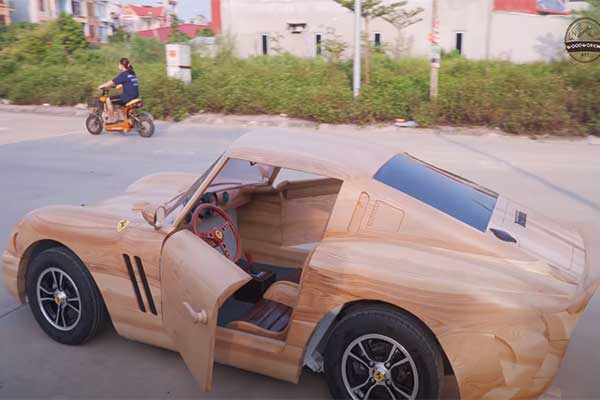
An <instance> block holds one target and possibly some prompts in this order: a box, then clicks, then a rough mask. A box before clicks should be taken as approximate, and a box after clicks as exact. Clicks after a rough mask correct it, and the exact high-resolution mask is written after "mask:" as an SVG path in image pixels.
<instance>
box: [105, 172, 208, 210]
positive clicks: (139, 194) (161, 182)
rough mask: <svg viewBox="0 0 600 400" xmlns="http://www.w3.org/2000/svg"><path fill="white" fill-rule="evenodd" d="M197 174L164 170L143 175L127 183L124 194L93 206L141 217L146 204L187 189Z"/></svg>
mask: <svg viewBox="0 0 600 400" xmlns="http://www.w3.org/2000/svg"><path fill="white" fill-rule="evenodd" d="M196 179H198V176H197V175H195V174H190V173H183V172H166V173H159V174H153V175H148V176H145V177H143V178H141V179H138V180H137V181H135V182H134V183H132V184H131V185H129V186H128V187H127V189H126V191H125V193H124V194H122V195H119V196H116V197H111V198H109V199H106V200H104V201H102V202H100V203H98V204H96V205H95V206H94V207H95V208H99V209H103V210H107V211H114V212H116V213H118V214H119V215H123V218H125V217H139V218H141V212H140V211H141V210H142V209H143V208H144V207H145V206H147V205H148V204H155V205H160V204H163V203H165V202H167V201H169V200H170V199H172V198H173V197H175V196H177V195H178V194H179V193H182V192H184V191H186V190H188V189H189V187H190V186H191V185H192V184H193V183H194V182H195V181H196Z"/></svg>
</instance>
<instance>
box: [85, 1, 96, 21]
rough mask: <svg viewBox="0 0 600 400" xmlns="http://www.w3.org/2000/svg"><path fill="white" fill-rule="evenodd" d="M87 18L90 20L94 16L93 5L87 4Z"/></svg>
mask: <svg viewBox="0 0 600 400" xmlns="http://www.w3.org/2000/svg"><path fill="white" fill-rule="evenodd" d="M87 16H88V18H92V17H94V16H95V12H94V3H87Z"/></svg>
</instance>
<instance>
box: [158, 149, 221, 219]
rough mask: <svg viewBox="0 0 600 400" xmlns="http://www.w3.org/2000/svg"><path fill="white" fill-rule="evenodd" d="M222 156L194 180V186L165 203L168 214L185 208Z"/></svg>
mask: <svg viewBox="0 0 600 400" xmlns="http://www.w3.org/2000/svg"><path fill="white" fill-rule="evenodd" d="M221 157H223V155H221V156H219V158H217V159H216V160H215V162H213V163H212V164H211V166H210V167H208V168H207V169H206V171H204V173H203V174H202V175H200V177H199V178H198V179H197V180H196V182H194V183H193V184H192V186H190V188H189V189H188V190H186V191H185V192H182V193H179V194H178V195H177V196H175V197H173V198H172V199H171V200H169V201H167V202H166V203H165V209H166V211H167V215H169V214H171V213H172V212H173V211H175V210H176V209H179V208H184V207H185V206H186V204H187V203H188V202H189V201H190V200H191V198H192V197H193V196H194V193H196V192H197V191H198V188H200V185H201V184H202V182H204V181H205V180H206V177H207V176H208V174H210V172H211V171H212V170H213V168H215V165H217V164H218V163H219V161H220V160H221Z"/></svg>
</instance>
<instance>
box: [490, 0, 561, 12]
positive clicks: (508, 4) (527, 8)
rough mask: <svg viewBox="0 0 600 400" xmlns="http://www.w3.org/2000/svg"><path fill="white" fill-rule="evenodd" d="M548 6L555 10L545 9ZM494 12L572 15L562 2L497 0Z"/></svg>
mask: <svg viewBox="0 0 600 400" xmlns="http://www.w3.org/2000/svg"><path fill="white" fill-rule="evenodd" d="M546 4H548V5H549V6H550V7H554V9H552V8H550V9H548V8H545V6H546ZM494 10H495V11H512V12H522V13H528V14H570V11H569V10H567V9H566V8H565V7H564V4H563V3H562V2H560V1H556V2H555V3H552V2H549V3H546V2H544V1H541V0H495V1H494Z"/></svg>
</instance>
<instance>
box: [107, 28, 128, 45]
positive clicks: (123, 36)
mask: <svg viewBox="0 0 600 400" xmlns="http://www.w3.org/2000/svg"><path fill="white" fill-rule="evenodd" d="M130 38H131V34H130V33H129V32H127V31H126V30H125V29H122V28H116V29H114V30H113V33H112V35H110V36H109V38H108V41H109V42H110V43H125V42H127V41H128V40H129V39H130Z"/></svg>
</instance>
